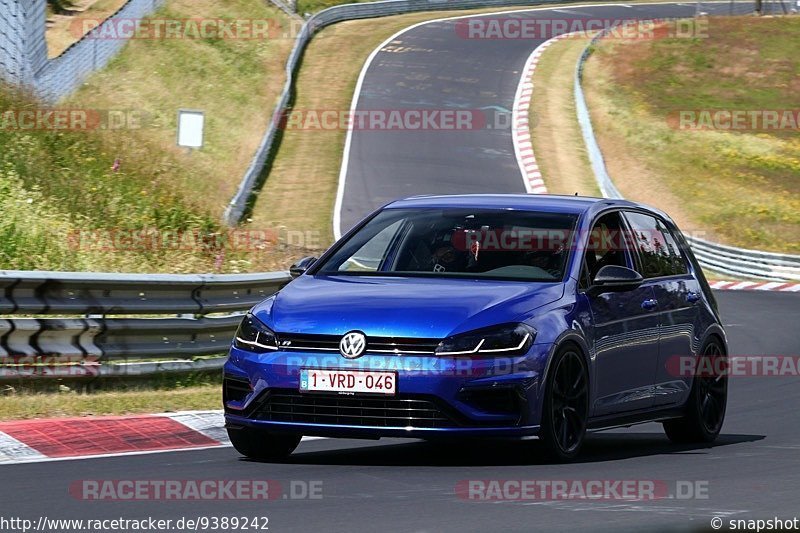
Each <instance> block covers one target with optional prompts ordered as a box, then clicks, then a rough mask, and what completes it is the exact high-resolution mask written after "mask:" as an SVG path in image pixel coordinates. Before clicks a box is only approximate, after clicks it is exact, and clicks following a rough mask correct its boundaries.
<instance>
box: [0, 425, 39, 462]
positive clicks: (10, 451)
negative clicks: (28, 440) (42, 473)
mask: <svg viewBox="0 0 800 533" xmlns="http://www.w3.org/2000/svg"><path fill="white" fill-rule="evenodd" d="M42 459H47V456H45V455H44V454H42V453H39V452H38V451H36V450H34V449H33V448H31V447H30V446H28V445H27V444H25V443H23V442H20V441H18V440H17V439H15V438H14V437H12V436H11V435H8V434H6V433H3V432H2V431H0V465H2V464H11V463H22V462H29V461H37V460H42Z"/></svg>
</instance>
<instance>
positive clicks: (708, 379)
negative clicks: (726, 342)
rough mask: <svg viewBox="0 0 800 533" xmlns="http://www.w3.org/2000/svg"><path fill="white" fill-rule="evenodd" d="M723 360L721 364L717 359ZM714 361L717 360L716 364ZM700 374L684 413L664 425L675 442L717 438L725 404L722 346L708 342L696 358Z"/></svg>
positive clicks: (705, 441)
mask: <svg viewBox="0 0 800 533" xmlns="http://www.w3.org/2000/svg"><path fill="white" fill-rule="evenodd" d="M720 358H721V359H722V363H723V364H720V362H719V359H720ZM715 360H716V361H715ZM698 362H699V364H698V368H699V369H701V373H700V375H696V376H695V377H694V380H693V383H692V391H691V393H690V394H689V401H688V402H686V414H685V415H684V416H683V417H681V418H676V419H674V420H667V421H666V422H664V432H665V433H666V434H667V437H668V438H669V440H671V441H672V442H676V443H710V442H714V440H715V439H716V438H717V437H718V436H719V433H720V431H721V430H722V424H723V422H724V421H725V409H726V407H727V403H728V376H727V375H726V374H725V373H724V372H722V373H720V372H719V370H721V369H724V368H725V363H727V356H726V355H725V352H724V350H723V348H722V344H721V343H720V342H719V341H717V340H716V339H712V340H710V341H709V342H708V343H707V344H706V345H705V347H704V348H703V352H702V355H700V356H699V358H698Z"/></svg>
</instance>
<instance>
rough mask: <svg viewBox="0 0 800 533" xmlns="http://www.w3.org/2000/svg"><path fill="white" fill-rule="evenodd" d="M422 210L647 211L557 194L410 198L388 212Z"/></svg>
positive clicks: (604, 200)
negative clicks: (446, 208)
mask: <svg viewBox="0 0 800 533" xmlns="http://www.w3.org/2000/svg"><path fill="white" fill-rule="evenodd" d="M417 207H419V208H424V207H434V208H436V207H438V208H445V207H467V208H470V207H474V208H486V209H518V210H528V211H547V212H557V213H570V214H582V213H585V212H586V211H589V210H591V209H592V208H593V207H598V208H603V209H604V208H606V207H645V208H646V209H648V210H652V208H650V207H646V206H642V205H640V204H636V203H634V202H630V201H628V200H619V199H613V198H595V197H590V196H561V195H556V194H452V195H439V196H412V197H411V198H405V199H403V200H397V201H394V202H392V203H390V204H388V205H387V206H386V208H388V209H399V208H417Z"/></svg>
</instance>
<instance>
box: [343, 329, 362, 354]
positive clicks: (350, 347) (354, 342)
mask: <svg viewBox="0 0 800 533" xmlns="http://www.w3.org/2000/svg"><path fill="white" fill-rule="evenodd" d="M366 347H367V338H366V337H365V336H364V334H363V333H361V332H359V331H351V332H350V333H345V335H344V337H342V340H341V341H339V352H340V353H341V354H342V357H346V358H347V359H355V358H356V357H359V356H360V355H361V354H363V353H364V349H365V348H366Z"/></svg>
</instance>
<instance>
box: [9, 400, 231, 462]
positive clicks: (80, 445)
mask: <svg viewBox="0 0 800 533" xmlns="http://www.w3.org/2000/svg"><path fill="white" fill-rule="evenodd" d="M224 424H225V420H224V417H223V412H222V411H180V412H176V413H163V414H155V415H131V416H97V417H82V418H54V419H37V420H13V421H8V422H0V465H2V464H12V463H31V462H42V461H55V460H65V459H84V458H95V457H115V456H119V455H133V454H142V453H155V452H166V451H178V450H197V449H205V448H215V447H220V446H229V445H230V441H229V440H228V436H227V433H226V432H225V429H224Z"/></svg>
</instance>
